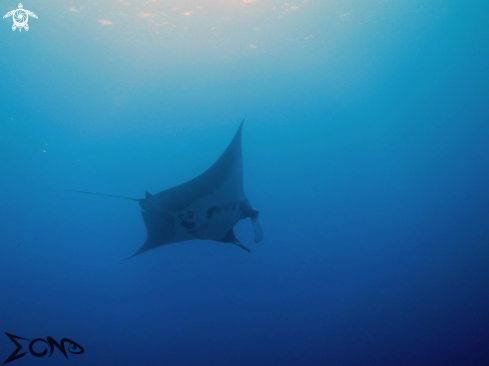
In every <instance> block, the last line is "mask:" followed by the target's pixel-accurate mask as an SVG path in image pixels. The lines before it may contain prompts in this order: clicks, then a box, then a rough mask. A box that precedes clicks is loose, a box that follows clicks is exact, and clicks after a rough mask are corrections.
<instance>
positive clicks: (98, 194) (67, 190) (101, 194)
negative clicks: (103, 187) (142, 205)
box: [65, 189, 144, 202]
mask: <svg viewBox="0 0 489 366" xmlns="http://www.w3.org/2000/svg"><path fill="white" fill-rule="evenodd" d="M65 192H76V193H85V194H93V195H96V196H105V197H113V198H122V199H125V200H131V201H138V202H141V201H143V200H144V198H143V199H140V198H130V197H123V196H114V195H112V194H104V193H93V192H85V191H75V190H73V189H65Z"/></svg>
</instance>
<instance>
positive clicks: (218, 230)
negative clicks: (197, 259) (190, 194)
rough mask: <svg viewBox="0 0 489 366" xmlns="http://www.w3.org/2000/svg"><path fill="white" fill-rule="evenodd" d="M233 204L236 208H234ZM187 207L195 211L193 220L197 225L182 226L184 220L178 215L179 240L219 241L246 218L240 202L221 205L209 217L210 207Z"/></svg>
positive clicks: (177, 234) (176, 235) (177, 232)
mask: <svg viewBox="0 0 489 366" xmlns="http://www.w3.org/2000/svg"><path fill="white" fill-rule="evenodd" d="M233 206H234V210H232V207H233ZM206 207H208V206H206ZM187 209H188V210H189V211H191V212H192V213H193V214H192V216H193V219H192V222H194V223H195V227H194V228H192V229H189V228H186V227H184V226H182V220H181V219H180V218H178V217H176V219H175V226H174V233H175V239H176V240H179V241H184V240H192V239H205V240H218V241H219V240H221V239H223V238H224V237H225V236H226V234H227V232H228V231H229V230H231V229H232V228H233V227H234V225H236V224H237V223H238V222H239V221H240V220H242V219H244V218H245V217H244V215H243V213H242V212H241V210H240V209H239V204H238V203H233V204H229V205H225V206H224V207H219V208H218V209H216V210H215V211H214V212H213V213H212V215H211V217H207V216H208V208H207V209H206V210H202V209H199V210H198V209H196V208H195V207H188V208H187Z"/></svg>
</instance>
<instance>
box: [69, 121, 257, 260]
mask: <svg viewBox="0 0 489 366" xmlns="http://www.w3.org/2000/svg"><path fill="white" fill-rule="evenodd" d="M243 122H244V120H243ZM243 122H241V125H240V126H239V129H238V132H236V135H235V136H234V138H233V140H232V141H231V143H230V144H229V146H228V147H227V149H226V150H225V151H224V152H223V153H222V155H221V156H220V157H219V159H217V161H216V162H215V163H214V164H213V165H212V166H211V167H210V168H209V169H207V170H206V171H205V172H204V173H202V174H201V175H199V176H198V177H196V178H194V179H192V180H189V181H188V182H186V183H183V184H180V185H178V186H176V187H173V188H169V189H167V190H165V191H163V192H160V193H157V194H154V195H152V194H150V193H148V192H146V197H145V198H143V199H136V198H127V197H120V196H113V195H107V194H100V193H91V192H83V191H73V190H70V191H71V192H78V193H88V194H96V195H102V196H109V197H116V198H125V199H130V200H133V201H138V202H139V205H140V206H141V209H142V212H141V213H142V215H143V220H144V224H145V225H146V229H147V231H148V238H147V239H146V242H145V243H144V244H143V246H142V247H141V248H139V250H138V251H137V252H136V253H135V254H133V255H132V256H130V257H129V258H132V257H134V256H136V255H139V254H141V253H144V252H146V251H148V250H150V249H154V248H156V247H159V246H161V245H166V244H172V243H178V242H182V241H187V240H193V239H205V240H215V241H218V242H222V243H231V244H235V245H237V246H238V247H240V248H241V249H243V250H246V251H247V252H249V251H250V250H249V249H248V248H247V247H245V246H244V245H243V244H241V243H240V242H239V240H238V239H237V238H236V236H235V235H234V231H233V227H234V225H236V224H237V223H238V222H239V221H240V220H243V219H246V218H248V217H249V218H251V222H252V224H253V230H254V234H255V242H256V243H258V242H260V241H261V239H262V237H263V230H262V226H261V220H260V216H259V214H258V211H257V210H256V209H255V208H253V207H252V206H251V205H250V203H249V202H248V199H247V198H246V196H245V194H244V191H243V157H242V151H241V134H242V130H243ZM129 258H127V259H129Z"/></svg>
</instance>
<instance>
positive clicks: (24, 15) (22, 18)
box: [3, 3, 37, 32]
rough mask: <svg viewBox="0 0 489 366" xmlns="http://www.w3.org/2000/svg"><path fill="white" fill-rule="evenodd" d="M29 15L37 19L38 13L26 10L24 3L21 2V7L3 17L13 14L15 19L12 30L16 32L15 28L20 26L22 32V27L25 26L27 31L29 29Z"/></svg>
mask: <svg viewBox="0 0 489 366" xmlns="http://www.w3.org/2000/svg"><path fill="white" fill-rule="evenodd" d="M29 15H30V16H31V17H34V18H36V19H37V15H36V14H34V13H33V12H32V11H29V10H25V9H24V6H23V5H22V3H19V8H18V9H15V10H12V11H9V12H8V13H7V14H5V15H4V16H3V19H5V18H8V17H10V16H11V17H12V18H13V19H14V24H13V25H12V30H13V31H14V32H15V30H16V29H17V28H19V32H22V28H24V29H25V30H26V31H28V30H29V24H27V21H28V20H29Z"/></svg>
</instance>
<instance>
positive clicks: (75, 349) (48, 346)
mask: <svg viewBox="0 0 489 366" xmlns="http://www.w3.org/2000/svg"><path fill="white" fill-rule="evenodd" d="M5 334H6V335H7V337H9V338H10V340H11V341H12V342H13V343H14V344H15V345H16V347H17V348H16V349H15V351H14V352H12V354H11V355H10V356H9V357H8V358H7V359H6V360H5V362H4V363H3V364H4V365H5V364H6V363H9V362H12V361H15V360H18V359H19V358H21V357H24V356H25V355H26V354H27V352H22V353H19V351H21V350H22V345H21V344H20V343H19V342H17V340H22V341H30V343H29V353H30V354H31V355H33V356H34V357H43V356H45V355H46V354H47V353H48V351H49V357H51V355H52V354H53V352H54V349H55V347H56V348H57V349H58V350H59V351H60V352H61V353H62V354H63V355H64V356H65V357H66V359H68V353H67V352H66V351H68V352H69V353H71V354H74V355H80V354H82V353H83V352H85V350H84V349H83V347H82V346H80V345H79V344H78V343H76V342H74V341H72V340H71V339H68V338H63V339H62V340H61V342H60V343H58V342H56V341H55V340H54V339H53V338H51V337H47V338H46V340H44V339H42V338H36V339H34V340H32V341H31V340H30V339H26V338H22V337H19V336H16V335H13V334H9V333H5ZM36 343H39V345H36ZM65 343H66V344H68V347H66V345H65Z"/></svg>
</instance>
